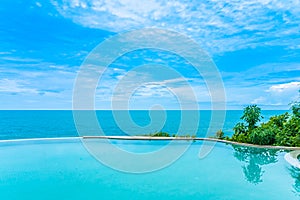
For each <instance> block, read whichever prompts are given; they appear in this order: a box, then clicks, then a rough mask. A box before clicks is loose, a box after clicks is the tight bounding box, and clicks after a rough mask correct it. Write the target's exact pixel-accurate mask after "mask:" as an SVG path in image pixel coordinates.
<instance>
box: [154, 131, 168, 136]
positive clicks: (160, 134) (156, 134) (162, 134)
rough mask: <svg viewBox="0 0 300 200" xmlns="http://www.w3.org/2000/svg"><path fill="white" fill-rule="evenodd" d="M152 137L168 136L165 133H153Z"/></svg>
mask: <svg viewBox="0 0 300 200" xmlns="http://www.w3.org/2000/svg"><path fill="white" fill-rule="evenodd" d="M151 136H152V137H170V134H169V133H167V132H162V131H160V132H157V133H153V134H151Z"/></svg>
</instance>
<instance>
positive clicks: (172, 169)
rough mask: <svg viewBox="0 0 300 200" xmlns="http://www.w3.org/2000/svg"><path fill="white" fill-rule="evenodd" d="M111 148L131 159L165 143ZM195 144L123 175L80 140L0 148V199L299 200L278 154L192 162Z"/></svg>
mask: <svg viewBox="0 0 300 200" xmlns="http://www.w3.org/2000/svg"><path fill="white" fill-rule="evenodd" d="M112 142H113V143H114V144H115V145H117V146H118V147H120V148H124V149H126V150H128V151H136V152H138V153H141V152H149V151H151V150H153V151H155V150H157V149H160V148H163V147H164V146H165V145H166V144H168V142H166V141H118V140H113V141H112ZM183 143H188V141H183ZM202 144H203V143H202V142H201V141H197V142H191V146H190V147H189V149H188V150H187V151H186V152H185V153H184V155H183V156H182V157H181V158H180V159H178V160H177V161H176V162H174V163H173V164H171V165H170V166H168V167H166V168H164V169H162V170H158V171H155V172H151V173H145V174H130V173H124V172H119V171H116V170H113V169H111V168H109V167H107V166H105V165H103V164H101V163H100V162H98V161H97V160H96V159H95V158H94V157H93V156H91V155H90V154H89V153H88V152H87V150H86V149H85V148H84V146H83V144H82V142H81V140H80V139H79V138H69V139H52V140H24V141H6V142H0V163H1V164H0V199H1V200H14V199H24V200H27V199H30V200H35V199H72V200H75V199H118V200H120V199H172V200H173V199H174V200H177V199H204V200H206V199H214V200H215V199H230V200H234V199H243V200H246V199H289V200H293V199H299V198H300V196H299V194H300V171H299V170H297V169H295V168H293V167H291V166H290V165H289V164H288V163H287V162H286V161H285V160H284V154H285V152H276V151H274V150H267V149H255V148H246V147H238V146H231V145H225V144H221V143H218V144H216V146H215V147H214V148H213V150H212V152H211V153H210V154H209V155H208V156H207V157H205V158H204V159H199V157H198V153H199V149H200V147H201V145H202ZM100 145H101V143H100ZM178 145H181V144H178ZM208 145H210V144H208Z"/></svg>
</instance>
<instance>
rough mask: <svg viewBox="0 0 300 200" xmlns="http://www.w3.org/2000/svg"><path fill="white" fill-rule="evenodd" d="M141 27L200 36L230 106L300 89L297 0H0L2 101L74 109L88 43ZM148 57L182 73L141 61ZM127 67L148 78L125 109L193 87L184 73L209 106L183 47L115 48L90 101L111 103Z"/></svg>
mask: <svg viewBox="0 0 300 200" xmlns="http://www.w3.org/2000/svg"><path fill="white" fill-rule="evenodd" d="M143 28H159V29H166V30H170V31H176V32H178V33H180V34H183V35H185V36H187V37H189V38H191V39H192V40H193V41H195V42H197V44H199V46H200V47H201V49H202V50H203V51H205V52H206V53H207V54H208V55H209V57H210V58H211V59H212V60H213V62H214V63H215V65H216V66H217V68H218V71H219V72H220V74H221V77H222V80H223V84H224V88H225V93H226V108H227V109H242V108H243V107H245V106H246V105H249V104H257V105H258V106H260V107H261V108H262V109H278V110H282V109H283V110H285V109H288V108H289V103H290V102H292V101H295V100H297V98H298V97H299V94H298V90H299V89H300V1H299V0H287V1H282V0H248V1H238V0H201V1H199V0H195V1H193V0H190V1H175V0H139V1H134V0H119V1H116V0H103V1H101V0H86V1H85V0H59V1H53V0H50V1H49V0H48V1H46V0H39V1H32V0H26V1H24V0H21V1H19V0H14V1H11V0H2V1H1V3H0V109H2V110H3V109H72V101H73V89H74V84H75V80H76V77H77V75H78V72H79V71H80V66H81V65H82V63H83V62H84V61H85V59H86V57H87V56H88V55H89V53H90V52H91V51H92V50H93V49H95V48H96V47H97V46H98V45H99V44H101V43H103V42H105V41H106V40H107V39H109V38H113V37H115V36H117V35H120V34H121V35H122V34H124V33H127V32H128V31H133V30H137V29H143ZM149 64H156V65H164V66H168V67H169V68H173V69H174V70H175V71H176V72H178V73H179V74H180V76H178V77H175V76H174V77H171V76H166V75H164V76H163V77H161V76H160V75H161V74H164V73H165V74H168V72H167V71H166V72H163V71H159V70H157V68H156V69H155V67H152V68H151V67H149V66H148V68H147V66H146V67H144V68H143V70H139V69H138V66H141V65H149ZM153 74H156V75H155V76H154V77H153V76H152V77H151V80H150V79H147V77H149V76H150V75H153ZM129 76H131V78H130V79H128V77H129ZM124 77H127V79H126V80H127V81H128V80H129V81H132V82H134V81H135V80H145V82H144V83H143V84H142V85H140V86H139V87H137V88H136V90H134V91H131V92H132V96H131V98H130V99H125V100H124V101H126V102H127V103H128V104H129V108H130V109H148V108H150V107H152V106H153V105H157V104H159V105H162V106H163V107H165V108H166V109H178V108H180V103H178V98H177V95H176V93H180V94H183V95H184V96H185V97H186V98H187V99H188V98H189V95H190V94H188V93H187V94H185V92H187V91H188V90H187V88H186V87H187V84H183V82H184V81H187V82H188V86H190V87H192V88H193V91H194V94H195V96H196V99H197V103H198V105H199V108H200V109H211V104H212V102H211V91H209V90H208V88H207V85H206V81H205V78H203V77H201V76H200V74H199V73H197V71H195V69H193V66H191V64H190V63H187V62H186V60H185V59H184V58H182V57H180V55H177V54H174V53H172V52H165V51H162V50H155V49H150V50H149V49H148V50H143V49H141V50H137V51H134V52H130V53H128V54H126V55H120V57H119V58H118V59H116V60H115V61H114V62H113V63H112V64H111V65H110V66H109V67H108V68H107V69H106V70H105V72H103V76H102V77H101V79H100V81H99V83H98V87H97V89H96V92H95V108H96V109H111V101H112V98H113V97H112V96H113V94H114V89H115V88H116V85H117V84H118V82H120V81H121V80H125V79H124ZM147 81H148V82H147ZM170 83H171V84H170ZM126 84H128V82H126ZM166 85H167V86H168V87H170V88H168V87H167V86H166ZM216 90H218V88H216ZM121 92H122V91H121ZM121 95H122V94H121Z"/></svg>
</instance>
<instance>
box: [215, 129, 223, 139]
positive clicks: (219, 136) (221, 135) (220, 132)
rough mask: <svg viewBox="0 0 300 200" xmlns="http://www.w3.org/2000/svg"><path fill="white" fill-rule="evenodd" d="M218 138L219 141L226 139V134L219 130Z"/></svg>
mask: <svg viewBox="0 0 300 200" xmlns="http://www.w3.org/2000/svg"><path fill="white" fill-rule="evenodd" d="M216 138H218V139H224V132H223V131H222V130H218V131H217V132H216Z"/></svg>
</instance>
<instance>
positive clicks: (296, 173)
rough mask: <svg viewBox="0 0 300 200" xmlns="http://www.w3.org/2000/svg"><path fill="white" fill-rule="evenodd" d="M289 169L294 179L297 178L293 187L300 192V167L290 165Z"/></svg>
mask: <svg viewBox="0 0 300 200" xmlns="http://www.w3.org/2000/svg"><path fill="white" fill-rule="evenodd" d="M288 169H289V172H290V174H291V176H292V177H293V179H295V183H294V185H293V188H294V190H295V192H297V193H300V169H298V168H296V167H293V166H291V167H289V168H288ZM299 195H300V194H299Z"/></svg>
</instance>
